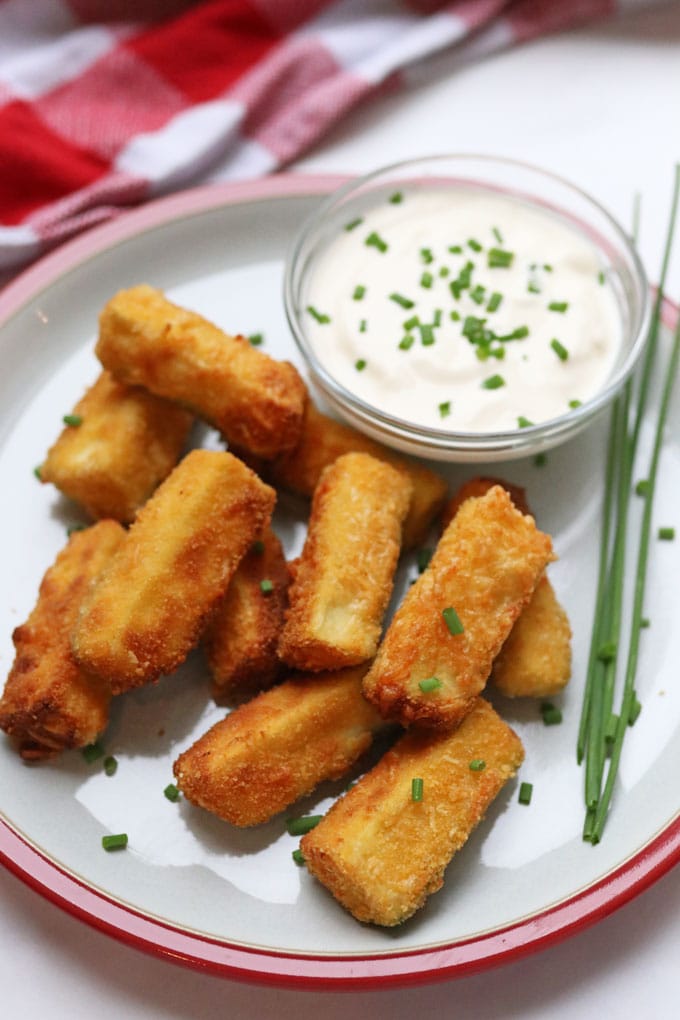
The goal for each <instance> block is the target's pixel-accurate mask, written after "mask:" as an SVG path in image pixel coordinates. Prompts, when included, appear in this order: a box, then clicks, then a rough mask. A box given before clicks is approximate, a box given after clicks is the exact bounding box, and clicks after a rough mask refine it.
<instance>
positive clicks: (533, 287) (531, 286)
mask: <svg viewBox="0 0 680 1020" xmlns="http://www.w3.org/2000/svg"><path fill="white" fill-rule="evenodd" d="M527 290H528V292H529V293H530V294H540V293H541V288H540V287H539V285H538V283H537V281H536V280H529V283H528V284H527Z"/></svg>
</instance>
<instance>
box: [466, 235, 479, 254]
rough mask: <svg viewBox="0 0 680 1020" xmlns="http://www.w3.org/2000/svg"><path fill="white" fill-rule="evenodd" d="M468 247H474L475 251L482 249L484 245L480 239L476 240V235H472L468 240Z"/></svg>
mask: <svg viewBox="0 0 680 1020" xmlns="http://www.w3.org/2000/svg"><path fill="white" fill-rule="evenodd" d="M468 248H472V250H473V251H481V250H482V246H481V244H480V243H479V241H476V240H475V239H474V237H471V238H470V240H469V241H468Z"/></svg>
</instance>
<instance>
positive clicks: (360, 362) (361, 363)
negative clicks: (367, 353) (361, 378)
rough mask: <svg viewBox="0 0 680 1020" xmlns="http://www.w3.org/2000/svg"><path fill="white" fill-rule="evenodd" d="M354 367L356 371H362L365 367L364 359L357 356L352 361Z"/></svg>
mask: <svg viewBox="0 0 680 1020" xmlns="http://www.w3.org/2000/svg"><path fill="white" fill-rule="evenodd" d="M354 367H355V368H356V370H357V372H363V370H364V369H365V368H366V361H365V360H364V358H357V360H356V361H355V362H354Z"/></svg>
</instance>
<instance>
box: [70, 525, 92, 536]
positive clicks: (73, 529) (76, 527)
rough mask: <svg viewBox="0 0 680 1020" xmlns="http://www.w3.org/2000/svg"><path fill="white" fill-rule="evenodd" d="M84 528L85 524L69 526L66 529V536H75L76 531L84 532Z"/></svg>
mask: <svg viewBox="0 0 680 1020" xmlns="http://www.w3.org/2000/svg"><path fill="white" fill-rule="evenodd" d="M86 528H87V524H69V526H68V528H67V529H66V534H67V535H68V537H69V538H70V537H71V535H75V533H76V531H85V530H86Z"/></svg>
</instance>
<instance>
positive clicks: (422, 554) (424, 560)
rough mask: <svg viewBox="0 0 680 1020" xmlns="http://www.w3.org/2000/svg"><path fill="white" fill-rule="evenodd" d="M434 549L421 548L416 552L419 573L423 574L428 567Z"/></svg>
mask: <svg viewBox="0 0 680 1020" xmlns="http://www.w3.org/2000/svg"><path fill="white" fill-rule="evenodd" d="M433 552H434V549H419V550H418V552H417V553H416V563H417V564H418V573H419V574H422V572H423V571H424V570H426V569H427V567H428V565H429V563H430V560H431V559H432V553H433Z"/></svg>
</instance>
